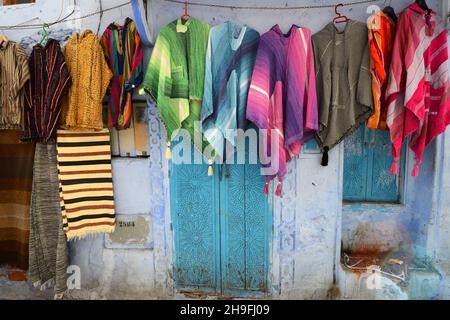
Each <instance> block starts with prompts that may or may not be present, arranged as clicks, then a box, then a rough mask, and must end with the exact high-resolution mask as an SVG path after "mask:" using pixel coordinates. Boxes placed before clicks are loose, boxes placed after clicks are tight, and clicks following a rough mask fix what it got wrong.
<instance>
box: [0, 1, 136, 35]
mask: <svg viewBox="0 0 450 320" xmlns="http://www.w3.org/2000/svg"><path fill="white" fill-rule="evenodd" d="M130 3H131V2H130V1H127V2H125V3H122V4H119V5H116V6H113V7H110V8H106V9H103V10H99V11H96V12H92V13H89V14H86V15H83V16H80V17H75V18H70V17H71V16H72V15H73V14H74V13H75V6H74V7H73V10H72V12H70V13H69V14H67V15H66V16H65V17H63V18H62V19H57V20H56V21H53V22H49V23H47V24H48V26H53V25H55V24H59V23H64V22H69V21H76V20H82V19H86V18H90V17H92V16H95V15H97V14H100V13H101V14H103V13H104V12H107V11H111V10H115V9H118V8H121V7H125V6H127V5H130ZM69 18H70V19H69ZM39 28H42V23H41V24H21V25H13V26H2V25H0V30H11V29H39Z"/></svg>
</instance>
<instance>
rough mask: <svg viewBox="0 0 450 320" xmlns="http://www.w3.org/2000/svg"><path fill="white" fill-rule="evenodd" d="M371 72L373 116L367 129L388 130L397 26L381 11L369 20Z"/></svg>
mask: <svg viewBox="0 0 450 320" xmlns="http://www.w3.org/2000/svg"><path fill="white" fill-rule="evenodd" d="M369 27H370V28H369V48H370V72H371V73H372V94H373V109H374V110H373V114H372V116H371V117H370V118H369V120H367V128H371V129H379V130H388V127H387V124H386V117H387V106H386V100H385V96H386V87H387V82H388V70H389V66H390V65H391V55H392V47H393V45H394V36H395V24H394V22H393V21H392V20H391V19H390V18H389V17H388V16H387V15H386V14H385V13H384V12H383V11H379V12H378V13H376V14H374V15H373V16H372V17H370V20H369Z"/></svg>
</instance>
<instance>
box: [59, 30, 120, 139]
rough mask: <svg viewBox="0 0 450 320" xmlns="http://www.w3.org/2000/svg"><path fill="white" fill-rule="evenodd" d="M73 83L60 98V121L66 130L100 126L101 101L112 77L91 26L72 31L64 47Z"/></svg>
mask: <svg viewBox="0 0 450 320" xmlns="http://www.w3.org/2000/svg"><path fill="white" fill-rule="evenodd" d="M63 52H64V58H65V60H66V63H67V67H68V68H69V72H70V77H71V79H72V86H71V87H70V89H69V92H68V94H67V96H66V97H65V98H64V100H63V104H62V111H61V117H60V125H61V127H62V128H64V129H69V130H102V129H103V119H102V101H103V97H104V96H105V94H106V90H107V89H108V86H109V82H110V81H111V78H112V72H111V70H109V67H108V65H107V63H106V61H105V56H104V54H103V50H102V47H101V45H100V42H99V41H98V39H97V36H96V35H95V34H94V33H93V32H92V30H86V31H84V32H83V34H79V33H75V34H74V35H73V36H72V37H71V38H70V40H69V41H68V42H67V44H66V46H65V47H64V50H63Z"/></svg>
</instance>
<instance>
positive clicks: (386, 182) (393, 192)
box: [344, 126, 404, 202]
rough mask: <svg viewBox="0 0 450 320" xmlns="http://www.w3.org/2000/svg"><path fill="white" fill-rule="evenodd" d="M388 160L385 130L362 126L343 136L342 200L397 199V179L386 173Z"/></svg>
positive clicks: (391, 200)
mask: <svg viewBox="0 0 450 320" xmlns="http://www.w3.org/2000/svg"><path fill="white" fill-rule="evenodd" d="M400 163H401V164H403V163H404V161H401V162H400ZM391 164H392V156H391V142H390V138H389V132H384V131H379V130H373V129H367V128H366V127H365V126H362V127H361V128H360V129H359V130H357V131H356V132H355V133H354V134H353V135H351V136H350V137H349V138H347V139H346V140H345V157H344V200H347V201H369V202H376V201H380V202H398V201H399V200H400V188H399V179H398V176H396V175H392V174H390V173H389V170H390V167H391Z"/></svg>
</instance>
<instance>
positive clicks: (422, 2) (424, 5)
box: [416, 0, 431, 14]
mask: <svg viewBox="0 0 450 320" xmlns="http://www.w3.org/2000/svg"><path fill="white" fill-rule="evenodd" d="M416 3H417V4H418V5H419V7H421V8H422V9H423V10H426V11H427V12H428V14H430V13H431V9H430V7H428V5H427V2H426V1H425V0H416Z"/></svg>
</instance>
